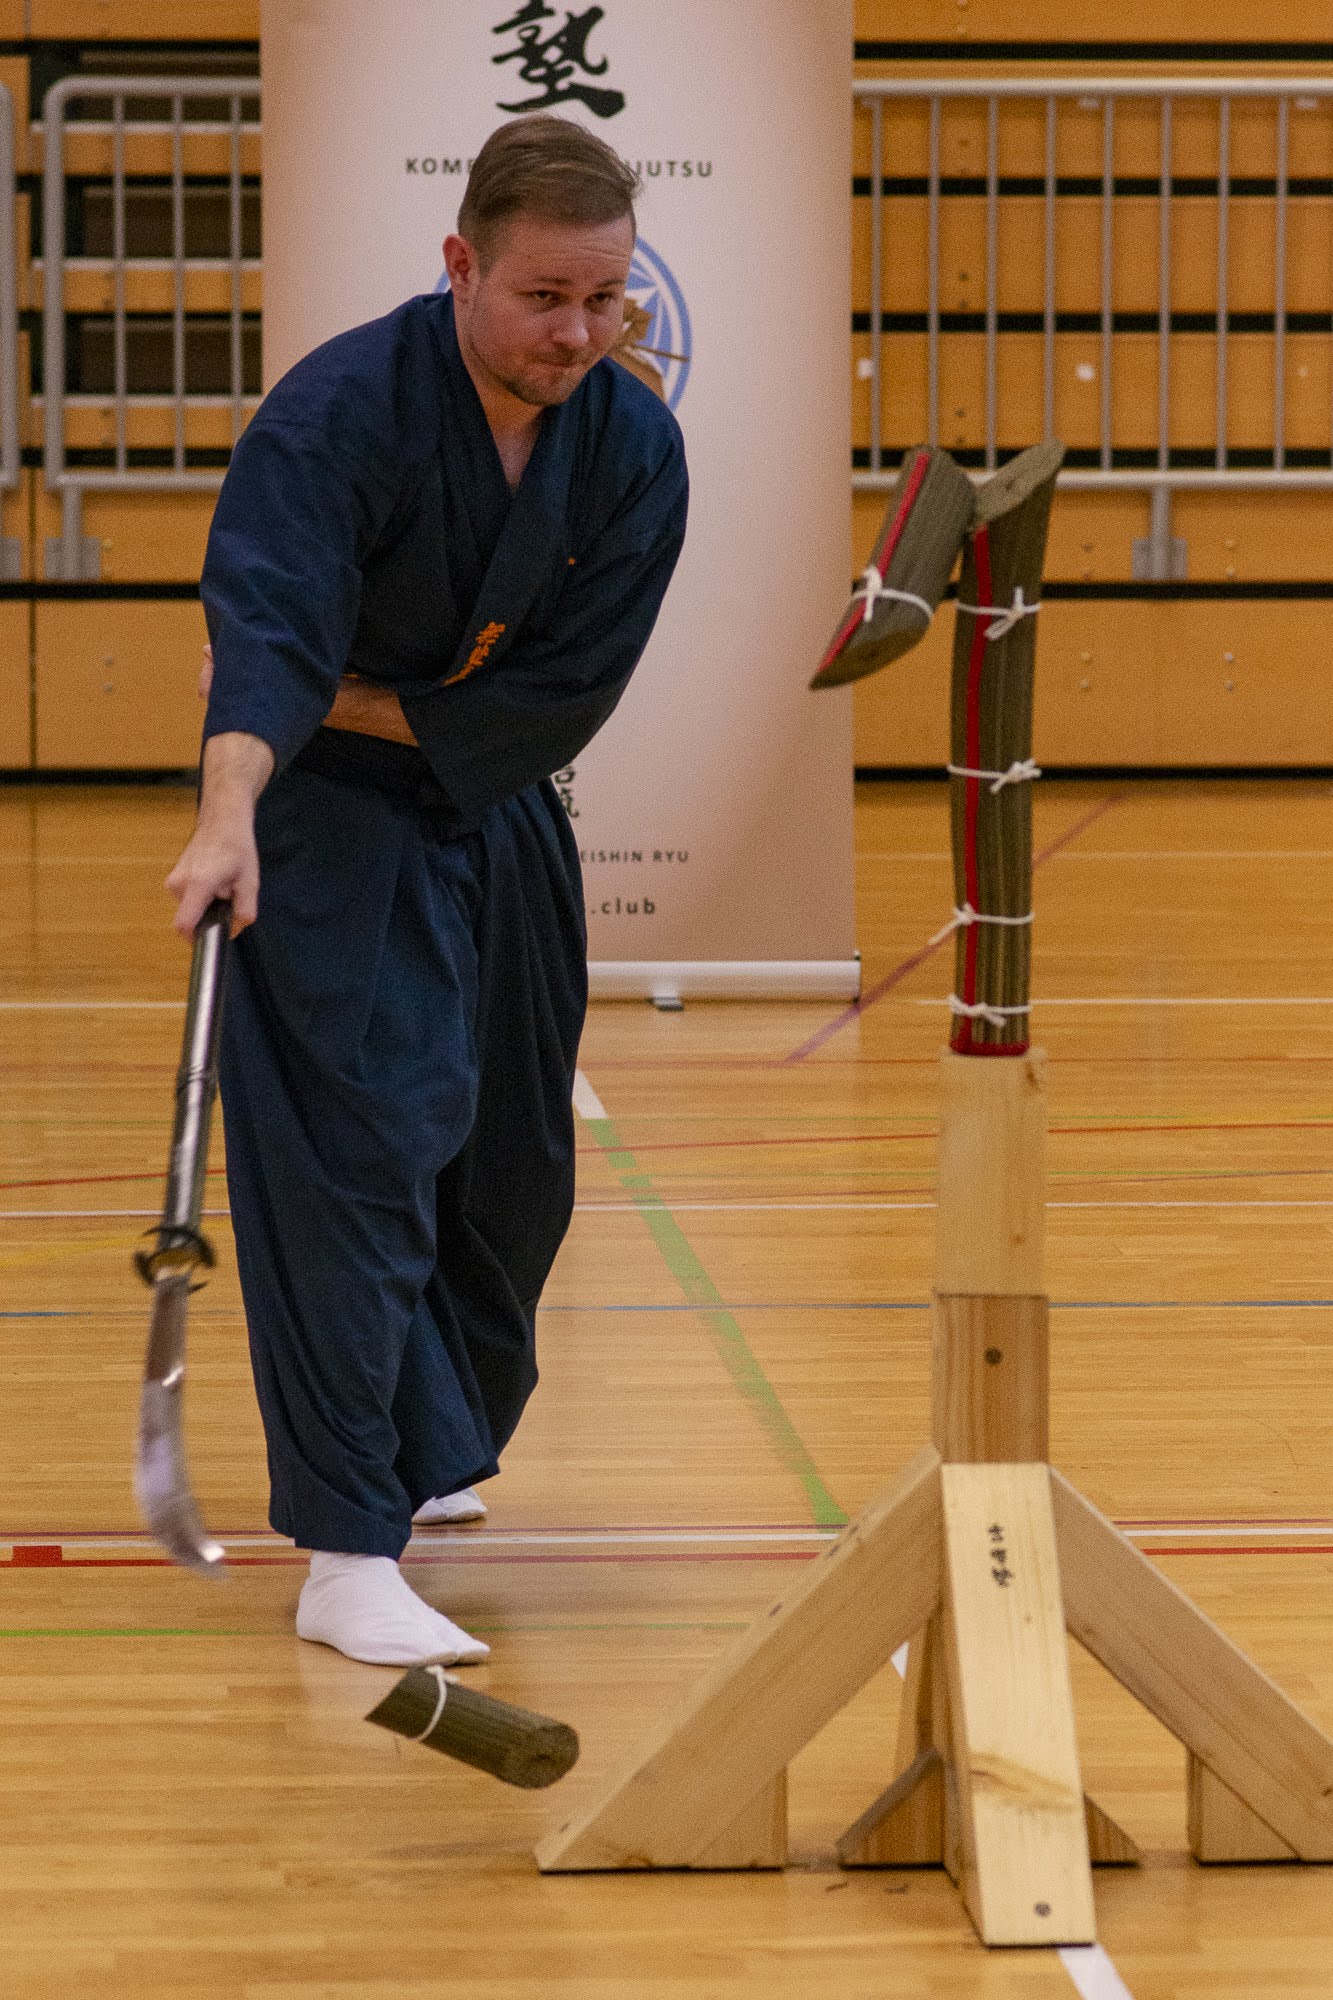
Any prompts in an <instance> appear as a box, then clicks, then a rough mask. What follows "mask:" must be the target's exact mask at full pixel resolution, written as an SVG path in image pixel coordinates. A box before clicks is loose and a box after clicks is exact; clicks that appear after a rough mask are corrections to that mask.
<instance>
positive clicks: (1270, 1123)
mask: <svg viewBox="0 0 1333 2000" xmlns="http://www.w3.org/2000/svg"><path fill="white" fill-rule="evenodd" d="M644 1115H645V1117H651V1115H652V1114H651V1113H645V1114H644ZM622 1122H627V1123H629V1124H632V1123H633V1122H634V1121H633V1120H632V1119H631V1120H628V1121H622ZM1049 1130H1050V1134H1051V1136H1052V1138H1082V1139H1088V1138H1092V1139H1096V1138H1100V1137H1101V1136H1102V1135H1103V1134H1106V1135H1107V1136H1108V1137H1116V1136H1118V1135H1120V1134H1123V1133H1129V1132H1135V1133H1145V1132H1147V1133H1152V1132H1317V1131H1328V1130H1333V1118H1236V1119H1205V1120H1200V1121H1182V1122H1181V1123H1180V1124H1167V1123H1160V1124H1149V1125H1052V1126H1051V1127H1050V1128H1049ZM936 1136H937V1133H936V1128H935V1126H934V1125H930V1126H926V1127H923V1128H922V1129H921V1130H919V1131H915V1132H796V1133H787V1134H784V1135H782V1136H779V1137H776V1138H759V1139H637V1138H636V1139H635V1140H634V1151H635V1153H636V1154H642V1153H714V1152H723V1151H730V1150H734V1149H736V1148H738V1147H739V1148H748V1149H752V1150H753V1149H758V1148H762V1147H773V1146H879V1145H889V1144H891V1143H895V1142H897V1141H899V1140H906V1139H921V1140H930V1141H932V1142H933V1141H934V1140H935V1138H936ZM575 1151H576V1152H577V1153H581V1154H591V1155H594V1156H599V1155H602V1154H604V1152H605V1148H604V1147H601V1146H577V1147H575ZM114 1178H116V1179H121V1178H123V1176H120V1175H116V1176H114ZM3 1185H5V1183H2V1182H0V1186H3ZM13 1185H21V1183H13ZM34 1185H36V1183H34Z"/></svg>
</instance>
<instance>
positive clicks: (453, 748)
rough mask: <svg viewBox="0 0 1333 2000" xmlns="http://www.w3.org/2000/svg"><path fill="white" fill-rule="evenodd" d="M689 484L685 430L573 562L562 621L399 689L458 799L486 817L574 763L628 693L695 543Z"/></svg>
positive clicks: (437, 771) (559, 606)
mask: <svg viewBox="0 0 1333 2000" xmlns="http://www.w3.org/2000/svg"><path fill="white" fill-rule="evenodd" d="M687 503H688V480H687V476H686V470H685V452H684V446H683V444H682V442H681V438H680V433H679V431H677V430H676V428H675V426H674V424H673V425H672V426H671V430H670V433H669V434H668V436H667V438H666V441H665V448H664V449H663V451H662V453H661V455H660V457H659V458H658V460H657V462H656V464H655V465H653V466H652V467H651V468H650V469H646V470H645V471H644V472H642V473H641V475H640V477H639V478H638V480H637V481H636V482H635V484H634V485H633V486H632V488H631V490H630V492H629V493H628V494H627V495H626V496H625V498H624V499H623V501H622V502H621V504H620V505H619V506H618V507H617V508H616V509H615V511H614V512H613V514H612V515H611V518H610V519H609V520H608V521H607V522H606V523H605V524H604V525H603V526H602V527H601V528H600V529H599V530H598V531H597V532H596V533H595V534H594V536H593V537H592V539H591V541H590V543H589V545H588V546H586V547H583V548H580V549H579V550H578V553H577V555H576V557H575V558H574V560H573V562H572V563H571V564H570V565H569V569H568V575H567V577H566V579H565V581H564V584H563V587H562V588H561V590H560V592H559V595H558V599H557V602H556V605H555V609H554V611H553V613H552V614H551V615H550V617H549V619H547V620H545V621H544V623H543V625H542V627H541V628H540V629H538V630H537V631H535V632H532V633H520V634H519V635H518V636H517V638H516V640H515V643H514V645H513V646H512V647H511V648H509V649H508V650H507V651H506V652H505V653H504V654H503V657H501V658H499V659H498V660H497V661H496V662H495V663H494V664H493V665H491V666H489V667H488V666H483V667H482V668H481V669H480V671H478V672H476V673H475V674H473V675H472V676H471V677H469V678H468V679H465V680H463V681H461V682H457V683H455V684H454V685H452V686H437V687H433V688H430V689H428V690H425V691H423V692H422V693H420V694H416V693H413V692H408V691H406V690H403V689H400V690H399V696H400V699H401V701H402V704H403V710H404V713H405V714H406V716H407V719H408V722H409V723H410V724H411V726H412V729H413V731H414V732H415V734H416V737H417V740H418V742H419V743H420V745H421V748H422V750H423V751H424V753H425V755H426V757H427V759H428V761H429V763H430V766H431V769H432V771H433V773H434V775H435V776H436V778H437V779H438V780H439V782H440V784H441V786H442V787H443V789H444V791H445V792H446V793H447V795H448V796H449V798H450V799H451V800H452V801H453V803H454V804H455V805H456V806H458V807H460V808H463V809H467V810H477V809H480V808H484V807H486V806H489V805H492V804H495V803H497V802H498V801H499V800H501V799H505V798H510V797H512V796H513V795H514V794H515V793H517V792H520V791H522V790H523V789H524V788H525V787H526V786H528V785H531V784H533V783H535V782H536V781H537V780H538V779H540V778H548V777H550V776H551V774H552V773H553V772H555V771H558V770H560V769H561V768H562V767H563V766H565V765H567V764H569V763H570V762H571V761H572V759H573V758H575V757H576V756H577V755H578V754H579V752H580V751H581V750H582V749H583V748H584V746H585V745H586V744H587V743H589V742H590V741H591V739H592V738H593V737H594V736H595V735H596V734H597V731H598V730H599V729H600V728H601V727H602V725H603V723H604V722H605V721H606V720H607V718H608V717H609V716H610V714H611V712H612V710H613V709H614V708H615V706H616V703H617V702H618V701H619V699H620V697H621V695H622V694H623V693H624V690H625V687H626V685H627V683H628V681H629V678H630V675H631V674H632V673H633V671H634V669H635V667H636V666H637V665H638V663H639V659H640V657H641V655H642V653H643V649H644V647H645V646H646V645H647V643H648V638H649V635H650V633H651V632H652V629H653V626H654V624H655V623H656V620H657V614H658V611H659V609H660V607H661V603H662V599H663V597H664V596H665V595H666V588H667V585H668V584H669V583H670V581H671V575H672V571H673V570H674V569H675V566H676V559H677V557H678V556H679V554H680V551H681V545H682V543H683V541H684V539H685V515H686V507H687Z"/></svg>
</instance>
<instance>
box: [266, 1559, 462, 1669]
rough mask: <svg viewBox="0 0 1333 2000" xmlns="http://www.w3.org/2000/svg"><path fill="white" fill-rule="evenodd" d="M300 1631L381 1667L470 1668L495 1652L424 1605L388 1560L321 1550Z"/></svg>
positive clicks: (304, 1593)
mask: <svg viewBox="0 0 1333 2000" xmlns="http://www.w3.org/2000/svg"><path fill="white" fill-rule="evenodd" d="M296 1631H297V1636H298V1637H299V1638H302V1639H315V1640H318V1642H319V1643H320V1644H321V1645H324V1646H332V1647H334V1649H335V1650H336V1651H337V1652H339V1653H345V1654H346V1655H347V1657H348V1659H349V1660H365V1661H367V1662H369V1663H370V1665H372V1666H377V1667H415V1666H421V1665H424V1664H426V1663H427V1662H431V1663H436V1662H438V1664H439V1665H440V1666H444V1667H469V1666H475V1665H476V1664H477V1663H478V1662H479V1661H481V1660H484V1659H487V1658H489V1656H490V1650H491V1649H490V1647H489V1646H488V1645H486V1643H485V1642H484V1640H481V1639H474V1638H472V1637H471V1635H470V1634H469V1633H467V1632H464V1631H463V1630H462V1628H461V1627H460V1626H458V1625H455V1624H454V1623H453V1621H452V1619H449V1618H446V1617H445V1616H444V1614H443V1612H440V1611H433V1610H432V1609H431V1607H430V1605H429V1604H426V1603H424V1602H423V1600H422V1599H421V1598H419V1597H418V1596H417V1594H416V1592H415V1591H414V1590H413V1589H412V1586H411V1585H410V1584H409V1583H408V1581H407V1578H406V1577H405V1576H404V1575H403V1573H402V1571H401V1570H400V1569H399V1567H398V1565H397V1563H396V1562H394V1561H393V1560H392V1558H391V1557H389V1556H348V1555H330V1554H326V1553H323V1552H321V1551H318V1550H317V1551H316V1552H315V1553H314V1554H313V1555H312V1556H311V1558H310V1575H309V1576H308V1577H307V1578H306V1581H305V1583H304V1584H303V1585H302V1588H301V1597H300V1601H299V1603H298V1604H297V1607H296Z"/></svg>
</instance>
